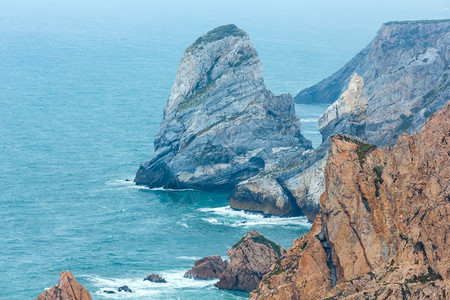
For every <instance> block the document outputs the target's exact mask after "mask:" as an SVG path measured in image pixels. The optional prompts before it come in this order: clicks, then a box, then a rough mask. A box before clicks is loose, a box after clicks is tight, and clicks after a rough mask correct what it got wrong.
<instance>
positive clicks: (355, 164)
mask: <svg viewBox="0 0 450 300" xmlns="http://www.w3.org/2000/svg"><path fill="white" fill-rule="evenodd" d="M449 143H450V103H448V104H447V105H446V106H445V108H444V110H443V111H439V112H438V113H436V114H435V115H434V116H432V117H431V118H430V119H429V120H428V121H427V122H426V123H425V125H424V127H423V129H422V130H421V131H420V132H418V133H416V134H414V135H413V136H409V135H407V134H403V135H401V136H400V138H399V139H398V141H397V143H396V144H395V146H394V147H393V148H391V147H386V148H384V149H383V150H381V149H378V148H376V147H375V146H373V145H370V144H366V143H363V142H360V141H358V140H356V139H354V138H352V137H350V136H347V135H336V136H333V137H332V138H331V147H330V151H329V155H328V160H327V165H326V168H325V182H326V191H325V192H324V193H323V194H322V197H321V199H320V203H321V207H322V209H321V212H320V213H319V215H318V216H317V217H316V220H315V221H314V223H313V226H312V228H311V231H310V232H309V233H308V234H306V235H304V236H303V237H302V238H301V239H299V240H296V241H294V243H293V247H292V248H290V249H288V250H287V253H286V255H285V257H284V258H283V259H282V260H281V261H280V262H278V263H277V264H275V265H274V266H273V267H272V268H273V269H272V271H271V272H270V273H268V274H267V275H266V276H265V277H264V278H263V280H262V281H261V283H260V285H259V287H258V289H256V290H255V291H253V292H252V294H251V297H250V299H322V298H329V299H343V298H346V299H367V298H369V297H370V298H372V297H373V298H377V297H378V298H381V297H382V298H383V299H387V298H389V299H391V298H392V299H397V298H402V299H426V298H431V299H445V297H446V295H448V294H449V292H450V269H449V265H450V256H449V255H448V249H449V245H448V241H449V240H450V239H449V238H450V236H449V234H450V231H449V230H448V224H449V223H450V201H449V199H450V156H449V150H450V148H449Z"/></svg>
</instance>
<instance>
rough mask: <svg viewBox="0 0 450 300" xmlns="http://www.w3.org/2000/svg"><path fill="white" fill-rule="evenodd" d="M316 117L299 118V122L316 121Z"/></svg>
mask: <svg viewBox="0 0 450 300" xmlns="http://www.w3.org/2000/svg"><path fill="white" fill-rule="evenodd" d="M317 120H318V118H300V122H301V123H317Z"/></svg>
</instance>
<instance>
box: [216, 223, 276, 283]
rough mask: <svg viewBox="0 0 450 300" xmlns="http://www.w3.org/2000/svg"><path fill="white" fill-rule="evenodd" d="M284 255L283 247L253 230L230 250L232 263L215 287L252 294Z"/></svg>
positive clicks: (229, 254) (228, 253)
mask: <svg viewBox="0 0 450 300" xmlns="http://www.w3.org/2000/svg"><path fill="white" fill-rule="evenodd" d="M284 253H285V250H284V248H283V247H281V246H280V245H278V244H276V243H274V242H272V241H270V240H268V239H266V238H265V237H264V236H263V235H262V234H260V233H259V232H256V231H254V230H252V231H250V232H249V233H247V234H246V235H245V236H244V237H243V238H242V239H241V240H240V241H239V242H237V243H236V244H235V245H234V246H233V247H232V248H231V249H230V250H228V252H227V255H228V256H229V257H230V263H229V264H228V267H227V268H226V270H225V271H224V272H223V273H222V274H221V275H220V277H219V281H218V282H217V283H216V284H215V286H216V287H218V288H219V289H228V290H238V291H246V292H250V291H251V290H253V289H254V288H256V287H257V286H258V283H259V282H260V280H261V278H262V277H263V275H264V274H266V273H267V272H268V271H269V270H270V266H271V265H272V264H273V263H274V262H275V261H276V260H278V259H280V258H281V257H282V255H283V254H284Z"/></svg>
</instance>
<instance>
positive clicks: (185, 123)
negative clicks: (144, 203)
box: [135, 25, 311, 189]
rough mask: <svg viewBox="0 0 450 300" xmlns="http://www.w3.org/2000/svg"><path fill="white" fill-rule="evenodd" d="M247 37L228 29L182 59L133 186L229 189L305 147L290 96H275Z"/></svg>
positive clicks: (219, 30)
mask: <svg viewBox="0 0 450 300" xmlns="http://www.w3.org/2000/svg"><path fill="white" fill-rule="evenodd" d="M262 70H263V69H262V64H261V61H260V60H259V58H258V56H257V52H256V50H255V49H254V48H253V45H252V44H251V42H250V39H249V37H248V35H247V33H246V32H244V31H243V30H241V29H239V28H237V27H236V26H235V25H226V26H221V27H218V28H216V29H214V30H211V31H209V32H208V33H206V34H204V35H203V36H201V37H200V38H198V39H197V40H196V41H195V42H194V43H193V44H192V45H190V46H189V47H188V48H187V49H186V51H185V52H184V55H183V58H182V59H181V62H180V65H179V68H178V71H177V75H176V78H175V82H174V85H173V87H172V91H171V94H170V96H169V99H168V101H167V106H166V108H165V110H164V119H163V121H162V124H161V129H160V132H159V134H158V136H157V137H156V139H155V142H154V145H155V156H154V158H153V159H152V160H150V161H147V162H144V163H143V164H141V166H140V168H139V170H138V172H137V174H136V178H135V182H136V184H140V185H147V186H150V187H166V188H175V189H176V188H198V189H218V188H232V187H234V186H235V185H236V184H237V183H239V182H241V181H243V180H246V179H248V178H250V177H252V176H255V175H257V174H259V173H260V172H262V171H269V170H271V169H272V168H274V166H275V165H277V164H278V163H279V162H280V161H283V160H289V159H290V158H291V157H294V156H298V155H301V154H302V153H303V152H304V151H305V150H307V149H311V143H310V142H309V141H308V140H306V139H305V138H304V137H303V136H302V135H301V133H300V121H299V119H298V118H297V117H296V115H295V105H294V100H293V98H292V96H290V95H287V94H284V95H281V96H274V95H273V94H272V93H271V92H270V91H268V90H267V89H266V87H265V85H264V81H263V73H262Z"/></svg>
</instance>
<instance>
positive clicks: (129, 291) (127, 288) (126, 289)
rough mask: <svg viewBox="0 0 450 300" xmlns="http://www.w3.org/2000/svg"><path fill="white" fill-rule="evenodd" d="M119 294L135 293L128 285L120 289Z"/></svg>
mask: <svg viewBox="0 0 450 300" xmlns="http://www.w3.org/2000/svg"><path fill="white" fill-rule="evenodd" d="M118 291H119V292H124V293H132V292H133V291H132V290H131V289H130V288H129V287H128V285H123V286H121V287H119V288H118Z"/></svg>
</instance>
